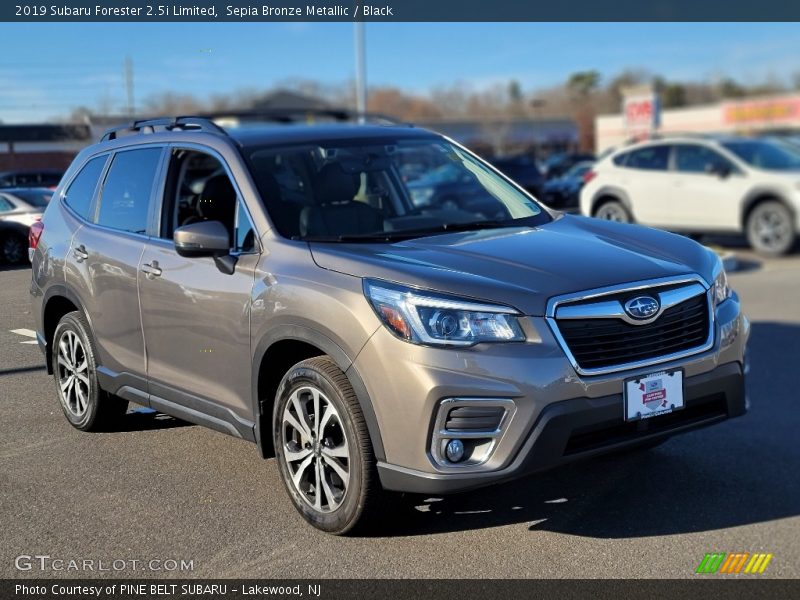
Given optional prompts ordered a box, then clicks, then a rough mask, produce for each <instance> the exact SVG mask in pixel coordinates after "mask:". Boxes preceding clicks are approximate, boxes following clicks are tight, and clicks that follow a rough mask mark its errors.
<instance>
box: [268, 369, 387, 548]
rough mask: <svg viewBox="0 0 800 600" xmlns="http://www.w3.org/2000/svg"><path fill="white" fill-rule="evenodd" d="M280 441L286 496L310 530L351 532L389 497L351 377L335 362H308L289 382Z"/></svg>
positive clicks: (276, 416) (277, 410)
mask: <svg viewBox="0 0 800 600" xmlns="http://www.w3.org/2000/svg"><path fill="white" fill-rule="evenodd" d="M273 442H274V445H275V446H274V447H275V456H276V459H277V462H278V468H279V470H280V474H281V478H282V480H283V483H284V485H285V487H286V490H287V492H288V493H289V496H290V497H291V499H292V502H293V504H294V506H295V508H296V509H297V510H298V511H299V512H300V514H301V515H302V516H303V518H304V519H305V520H306V521H308V522H309V523H310V524H311V525H313V526H314V527H316V528H318V529H321V530H322V531H326V532H328V533H334V534H344V533H348V532H352V531H353V530H354V529H355V528H356V526H359V528H363V526H364V525H365V523H366V522H367V521H369V520H371V519H370V517H371V516H372V515H374V514H375V513H376V512H377V511H376V506H377V504H379V503H380V501H379V498H380V497H382V496H383V495H384V494H383V490H382V489H381V486H380V482H379V481H378V475H377V469H376V466H375V456H374V454H373V451H372V444H371V442H370V439H369V434H368V432H367V425H366V422H365V421H364V416H363V414H362V412H361V407H360V406H359V404H358V399H357V398H356V395H355V392H354V391H353V388H352V387H351V386H350V383H349V381H348V380H347V377H346V376H345V374H344V373H343V372H342V371H341V370H340V369H339V368H338V367H337V366H336V364H335V363H334V362H333V361H332V360H331V359H330V358H328V357H317V358H312V359H309V360H304V361H302V362H300V363H298V364H296V365H295V366H293V367H292V368H291V369H290V370H289V372H288V373H287V374H286V375H285V376H284V378H283V381H282V382H281V385H280V387H279V389H278V393H277V396H276V400H275V407H274V410H273Z"/></svg>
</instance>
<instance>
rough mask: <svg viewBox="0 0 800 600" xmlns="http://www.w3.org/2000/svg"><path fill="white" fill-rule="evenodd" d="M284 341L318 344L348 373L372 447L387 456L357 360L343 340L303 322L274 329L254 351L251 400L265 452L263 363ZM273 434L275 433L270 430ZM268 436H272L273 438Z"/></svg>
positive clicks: (379, 455)
mask: <svg viewBox="0 0 800 600" xmlns="http://www.w3.org/2000/svg"><path fill="white" fill-rule="evenodd" d="M282 341H298V342H304V343H307V344H309V345H312V346H315V347H316V348H318V349H319V350H321V351H322V352H323V353H324V354H325V355H327V356H329V357H330V358H331V359H332V360H333V362H334V363H336V366H338V367H339V368H340V369H341V370H342V372H343V373H344V374H345V376H346V377H347V379H348V381H349V382H350V385H351V386H352V387H353V391H354V392H355V394H356V397H357V398H358V404H359V406H360V407H361V412H362V414H363V415H364V420H365V421H366V424H367V430H368V431H369V436H370V440H371V442H372V449H373V452H374V453H375V457H376V458H377V459H378V460H384V459H385V451H384V448H383V440H382V438H381V433H380V427H379V425H378V418H377V415H376V413H375V409H374V407H373V405H372V399H371V398H370V396H369V393H368V392H367V387H366V385H365V384H364V381H363V379H362V377H361V375H360V373H359V372H358V370H357V369H356V367H355V365H354V364H353V359H352V358H350V356H349V355H348V354H347V352H345V351H344V349H342V347H341V346H339V344H337V343H336V342H335V341H333V340H332V339H330V338H329V337H328V336H326V335H325V334H323V333H321V332H319V331H317V330H314V329H311V328H310V327H306V326H303V325H292V324H282V325H279V326H277V327H275V328H274V329H272V330H270V331H269V333H267V334H266V335H265V336H264V337H262V338H261V340H259V342H258V344H257V345H256V347H255V351H254V352H253V363H252V369H251V401H252V410H253V417H254V420H255V424H256V425H255V439H256V443H257V444H258V446H259V448H260V449H261V451H262V454H263V453H264V451H265V445H264V443H263V442H264V440H262V432H261V428H262V423H263V422H264V419H263V418H262V415H261V399H260V398H259V393H258V387H259V385H258V383H259V371H260V369H261V363H262V362H263V360H264V356H265V355H266V353H267V351H268V350H269V349H270V348H271V347H272V346H273V345H274V344H276V343H278V342H282ZM266 417H267V418H268V421H266V422H268V423H271V422H272V415H266ZM267 435H268V436H270V438H271V433H268V434H267ZM270 438H268V439H270Z"/></svg>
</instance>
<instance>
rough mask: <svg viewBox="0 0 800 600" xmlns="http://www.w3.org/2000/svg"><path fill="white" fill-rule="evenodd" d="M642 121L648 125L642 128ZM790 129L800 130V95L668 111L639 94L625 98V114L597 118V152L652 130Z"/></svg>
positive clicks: (676, 132)
mask: <svg viewBox="0 0 800 600" xmlns="http://www.w3.org/2000/svg"><path fill="white" fill-rule="evenodd" d="M642 123H646V124H647V127H646V128H643V127H642ZM648 129H649V131H647V130H648ZM789 132H800V94H782V95H775V96H762V97H757V98H747V99H742V100H728V101H725V102H720V103H718V104H706V105H701V106H691V107H685V108H674V109H669V110H658V100H657V98H655V96H651V97H650V98H647V97H642V96H639V97H636V98H632V99H628V100H626V102H625V106H624V109H623V113H621V114H618V115H603V116H599V117H597V118H596V119H595V140H596V150H597V152H598V153H600V152H603V151H605V150H607V149H609V148H614V147H618V146H621V145H624V144H626V143H628V142H630V141H632V140H634V139H638V138H642V137H645V136H646V135H647V134H649V133H658V134H661V135H681V134H713V133H718V134H725V133H728V134H743V135H758V134H775V133H789Z"/></svg>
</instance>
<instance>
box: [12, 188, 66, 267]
mask: <svg viewBox="0 0 800 600" xmlns="http://www.w3.org/2000/svg"><path fill="white" fill-rule="evenodd" d="M52 195H53V192H52V191H51V190H49V189H47V188H24V189H16V188H10V189H4V190H0V260H2V261H3V262H5V263H10V264H18V263H21V262H23V261H24V260H25V259H26V257H27V254H28V228H29V227H30V226H31V225H33V224H34V223H35V222H36V221H38V220H39V219H41V218H42V213H43V212H44V209H45V208H47V203H48V202H49V201H50V197H51V196H52Z"/></svg>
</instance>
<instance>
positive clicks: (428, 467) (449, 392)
mask: <svg viewBox="0 0 800 600" xmlns="http://www.w3.org/2000/svg"><path fill="white" fill-rule="evenodd" d="M521 324H522V326H523V329H525V331H526V334H527V338H528V342H526V343H517V344H494V345H493V344H482V345H478V346H475V347H473V348H467V349H447V348H432V347H422V346H417V345H413V344H409V343H406V342H403V341H400V340H398V339H397V338H395V337H394V336H392V335H391V333H389V332H388V330H387V329H386V328H383V327H381V328H380V329H379V330H378V331H376V332H375V334H374V335H373V336H372V338H371V339H370V340H369V341H368V343H367V344H366V345H365V346H364V348H363V349H362V351H361V352H360V354H359V355H358V357H357V358H356V361H355V362H354V364H353V366H352V369H354V370H355V371H357V372H358V374H359V375H360V377H361V379H362V380H363V382H364V386H365V388H366V389H365V392H366V394H367V395H368V396H369V398H371V399H372V405H373V407H374V410H375V417H376V420H377V425H378V427H379V429H380V433H381V441H382V445H383V450H384V452H385V455H384V456H380V457H379V463H378V469H379V474H380V477H381V482H382V484H383V485H384V487H386V488H387V489H392V490H398V491H408V492H419V493H432V494H435V493H446V492H456V491H461V490H468V489H471V488H477V487H481V486H485V485H489V484H492V483H496V482H500V481H506V480H509V479H513V478H515V477H519V476H522V475H525V474H528V473H533V472H537V471H541V470H544V469H548V468H551V467H554V466H558V465H560V464H564V463H566V462H570V461H572V460H575V459H578V458H582V457H588V456H592V455H595V454H599V453H602V452H605V451H609V450H616V449H619V448H621V447H624V446H626V445H636V444H640V443H644V442H646V441H649V440H654V439H657V438H665V437H668V436H670V435H673V434H676V433H679V432H682V431H685V430H687V429H691V428H695V427H700V426H703V425H709V424H712V423H716V422H718V421H721V420H724V419H726V418H730V417H735V416H738V415H741V414H743V413H744V412H745V410H746V402H745V394H744V370H745V359H744V349H745V345H746V342H747V337H748V335H749V323H748V321H747V319H746V317H744V315H743V314H742V313H741V311H740V305H739V299H738V297H737V296H736V295H735V294H734V296H733V297H732V298H730V299H729V300H727V301H725V302H724V303H722V304H721V305H720V306H718V307H716V314H715V319H714V342H713V345H712V347H711V348H709V349H708V350H706V351H703V352H699V353H697V354H695V355H692V356H688V357H684V358H680V359H676V360H672V361H670V362H664V363H660V364H657V365H649V366H642V367H640V368H635V369H629V370H626V371H620V372H615V373H608V374H599V375H591V376H580V375H578V374H577V373H576V371H575V369H574V368H573V365H572V364H571V363H570V361H569V360H568V358H567V357H566V355H565V353H564V351H563V350H562V348H561V346H560V345H559V343H558V342H557V340H556V339H555V338H554V337H553V334H552V332H551V330H550V328H549V327H548V325H547V323H546V321H545V320H544V318H538V317H526V318H525V319H523V320H522V323H521ZM672 368H681V369H683V372H684V386H685V391H684V398H685V401H686V407H685V408H684V409H683V410H680V411H676V412H675V413H673V414H670V415H664V416H661V417H657V418H655V419H653V420H649V421H643V422H641V423H638V424H637V423H627V422H625V421H624V419H623V400H622V389H623V381H624V380H625V379H628V378H630V377H636V376H640V375H647V374H649V373H652V372H655V371H660V370H664V369H672ZM449 398H457V399H467V400H468V399H482V400H483V399H510V400H512V401H513V402H514V406H515V410H514V414H513V417H512V418H511V419H510V421H508V422H507V423H506V424H505V425H504V428H503V431H502V434H501V435H499V436H498V437H497V438H496V440H495V443H494V445H493V448H492V450H491V455H490V456H489V457H488V458H487V459H486V460H484V461H481V462H480V463H478V464H471V465H467V464H465V465H443V464H441V461H439V460H437V458H436V457H435V456H434V455H433V454H434V453H432V452H431V445H432V439H433V435H434V432H435V431H438V429H437V428H436V426H435V425H436V416H437V414H438V408H439V406H440V404H441V403H442V401H443V399H449Z"/></svg>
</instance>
